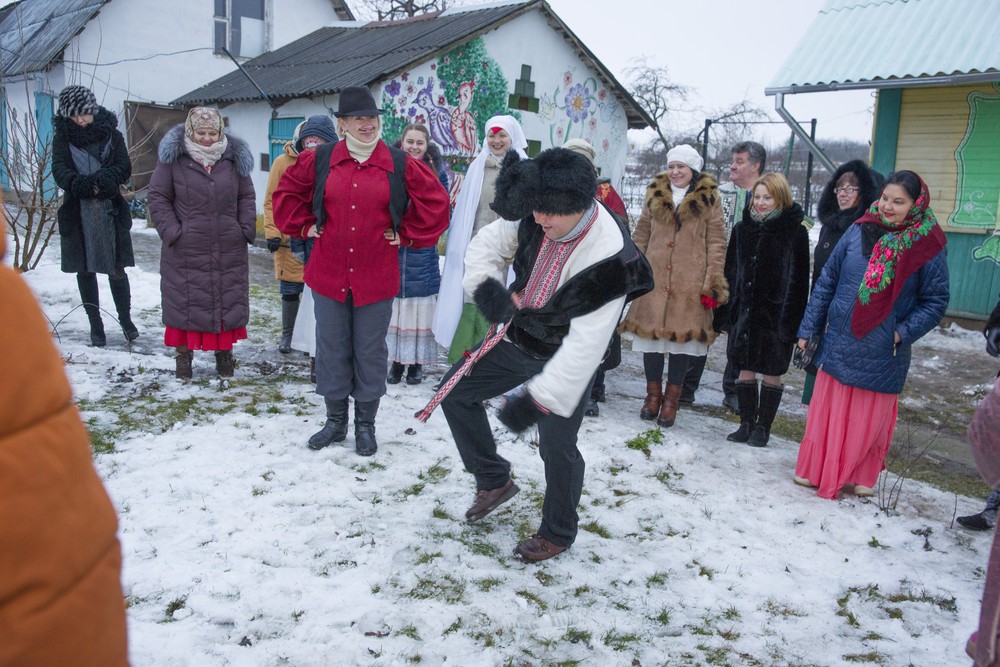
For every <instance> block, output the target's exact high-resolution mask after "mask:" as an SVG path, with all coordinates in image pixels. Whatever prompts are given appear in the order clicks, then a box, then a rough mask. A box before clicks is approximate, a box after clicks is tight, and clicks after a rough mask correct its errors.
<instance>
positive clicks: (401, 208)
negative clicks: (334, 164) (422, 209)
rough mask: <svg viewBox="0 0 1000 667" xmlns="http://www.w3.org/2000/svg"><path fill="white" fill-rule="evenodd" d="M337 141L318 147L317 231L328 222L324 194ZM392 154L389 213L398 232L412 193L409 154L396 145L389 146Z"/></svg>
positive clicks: (314, 203) (315, 195) (315, 208)
mask: <svg viewBox="0 0 1000 667" xmlns="http://www.w3.org/2000/svg"><path fill="white" fill-rule="evenodd" d="M335 145H336V143H325V144H321V145H320V146H317V147H316V163H315V167H316V184H315V185H314V186H313V201H312V204H313V215H314V216H315V217H316V231H319V230H321V229H323V224H324V223H325V222H326V207H324V206H323V194H324V193H325V192H326V177H327V176H329V175H330V159H331V157H332V156H333V147H334V146H335ZM389 152H390V153H391V154H392V171H390V172H387V175H388V177H389V215H391V216H392V228H393V230H394V231H396V232H398V231H399V227H400V225H401V224H402V222H403V214H404V213H406V209H407V208H409V206H410V194H409V193H408V192H407V191H406V158H407V154H406V152H405V151H402V150H400V149H398V148H395V147H394V146H389Z"/></svg>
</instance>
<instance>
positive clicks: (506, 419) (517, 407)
mask: <svg viewBox="0 0 1000 667" xmlns="http://www.w3.org/2000/svg"><path fill="white" fill-rule="evenodd" d="M547 414H549V411H548V410H546V409H545V408H543V407H542V406H540V405H539V404H538V403H536V402H535V399H533V398H531V394H529V393H528V392H527V391H522V392H519V393H517V394H514V395H513V396H508V397H507V402H506V403H504V405H503V407H502V408H500V411H499V412H497V419H499V420H500V421H501V422H502V423H503V425H504V426H506V427H507V428H509V429H510V430H511V431H513V432H514V433H520V432H522V431H524V430H525V429H527V428H528V427H529V426H533V425H534V424H537V423H538V422H539V421H540V420H541V418H542V417H544V416H545V415H547Z"/></svg>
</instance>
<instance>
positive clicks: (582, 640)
mask: <svg viewBox="0 0 1000 667" xmlns="http://www.w3.org/2000/svg"><path fill="white" fill-rule="evenodd" d="M590 638H591V633H590V632H588V631H587V630H580V629H579V628H575V627H573V626H572V625H571V626H569V627H568V628H566V632H565V633H564V634H563V639H564V640H565V641H568V642H569V643H570V644H586V645H587V647H588V648H589V647H590Z"/></svg>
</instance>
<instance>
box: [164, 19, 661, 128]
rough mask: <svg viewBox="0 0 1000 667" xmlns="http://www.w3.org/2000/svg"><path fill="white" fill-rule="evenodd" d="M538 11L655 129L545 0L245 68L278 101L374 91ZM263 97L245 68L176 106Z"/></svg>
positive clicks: (333, 38) (342, 34)
mask: <svg viewBox="0 0 1000 667" xmlns="http://www.w3.org/2000/svg"><path fill="white" fill-rule="evenodd" d="M535 9H540V10H541V11H542V13H543V15H544V16H545V18H546V19H547V20H548V22H549V24H550V25H551V26H552V27H553V29H554V30H556V31H557V33H559V34H560V35H561V36H562V37H563V38H564V39H566V40H567V41H568V42H570V44H571V46H572V47H573V49H574V50H575V51H576V52H577V53H578V54H579V55H580V58H581V60H583V62H584V63H585V64H587V65H588V66H590V67H591V68H592V69H593V70H594V71H595V72H596V73H597V74H598V76H600V77H601V78H602V79H603V80H604V81H605V83H606V84H607V85H608V88H609V89H610V90H611V91H613V92H614V94H615V96H616V97H617V98H618V100H619V101H620V102H621V103H622V105H623V107H624V108H625V113H626V117H627V118H628V124H629V128H631V129H640V128H644V127H647V126H648V125H651V124H652V119H651V118H650V117H649V115H648V114H647V113H646V112H645V111H643V110H642V108H641V107H640V106H639V105H638V103H637V102H636V101H635V99H634V98H633V97H632V96H631V95H630V94H629V92H628V91H627V90H626V89H625V88H624V87H623V86H622V85H621V84H620V83H618V81H617V80H616V79H615V77H614V76H613V75H612V74H611V72H609V71H608V69H607V68H606V67H604V65H602V64H601V63H600V61H598V60H597V58H596V57H595V56H594V54H593V53H592V52H591V51H590V50H589V49H587V47H586V46H584V45H583V43H582V42H580V40H579V39H578V38H577V37H576V35H574V34H573V33H572V31H571V30H570V29H569V28H568V27H567V26H566V25H565V24H564V23H563V22H562V21H561V20H560V19H559V17H558V16H556V15H555V13H554V12H553V11H552V9H551V8H550V7H549V6H548V4H547V3H545V2H544V1H543V0H526V1H524V2H517V3H513V4H506V5H491V6H484V7H483V8H481V9H480V8H468V9H466V8H462V9H459V10H451V11H448V12H443V13H434V14H425V15H422V16H418V17H414V18H411V19H405V20H402V21H382V22H373V23H365V24H353V25H349V26H344V25H335V26H332V27H328V28H321V29H319V30H317V31H315V32H313V33H310V34H308V35H306V36H305V37H302V38H300V39H297V40H295V41H294V42H291V43H289V44H287V45H285V46H283V47H281V48H280V49H277V50H275V51H271V52H270V53H265V54H263V55H261V56H258V57H257V58H254V59H252V60H249V61H247V62H245V63H242V67H243V69H244V70H245V71H246V73H247V74H249V76H250V77H252V78H253V81H254V82H256V83H257V85H259V86H260V87H261V88H262V89H263V90H264V91H265V92H266V93H267V95H268V97H269V98H270V100H271V101H272V102H274V103H282V102H285V101H287V100H290V99H296V98H303V97H315V96H320V95H330V94H334V93H338V92H340V90H341V89H343V88H346V87H348V86H360V85H367V86H371V85H373V84H375V83H376V82H378V81H381V80H383V79H386V78H388V77H389V76H392V75H394V74H395V73H397V72H400V71H402V70H405V69H407V68H409V67H411V66H413V65H415V64H417V63H421V62H425V61H427V60H430V59H431V58H435V57H437V56H438V55H440V54H443V53H447V52H448V51H450V50H452V49H453V48H455V47H456V46H458V45H459V44H461V43H463V42H465V41H468V40H469V39H472V38H474V37H477V36H479V35H481V34H484V33H486V32H489V31H490V30H495V29H496V28H498V27H500V26H501V25H503V24H504V23H507V22H508V21H510V20H512V19H514V18H516V17H518V16H520V15H522V14H524V13H526V12H529V11H532V10H535ZM262 99H263V98H262V96H261V94H260V92H259V91H258V90H257V88H256V87H255V86H254V84H253V83H252V82H251V81H250V79H248V78H247V75H246V74H244V73H243V72H241V71H239V70H238V69H237V70H234V71H233V72H230V73H229V74H227V75H225V76H222V77H220V78H218V79H216V80H215V81H212V82H210V83H208V84H206V85H204V86H202V87H200V88H197V89H195V90H192V91H191V92H189V93H187V94H186V95H182V96H181V97H179V98H177V99H176V100H174V101H173V103H174V104H181V105H186V106H187V105H196V104H223V105H224V104H232V103H234V102H251V101H257V100H262Z"/></svg>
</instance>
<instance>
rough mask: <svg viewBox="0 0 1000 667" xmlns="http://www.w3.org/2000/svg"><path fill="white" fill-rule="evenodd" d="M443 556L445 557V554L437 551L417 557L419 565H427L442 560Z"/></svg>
mask: <svg viewBox="0 0 1000 667" xmlns="http://www.w3.org/2000/svg"><path fill="white" fill-rule="evenodd" d="M442 556H444V554H443V553H441V552H440V551H435V552H434V553H422V554H420V555H419V556H418V557H417V565H426V564H427V563H430V562H431V561H432V560H434V559H435V558H441V557H442Z"/></svg>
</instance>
